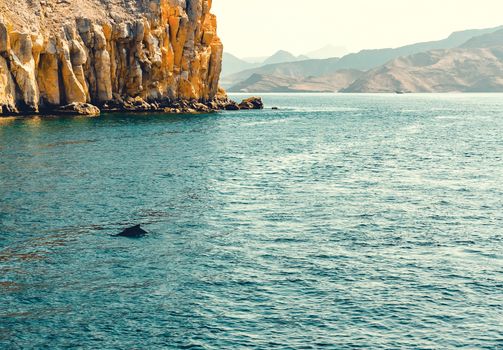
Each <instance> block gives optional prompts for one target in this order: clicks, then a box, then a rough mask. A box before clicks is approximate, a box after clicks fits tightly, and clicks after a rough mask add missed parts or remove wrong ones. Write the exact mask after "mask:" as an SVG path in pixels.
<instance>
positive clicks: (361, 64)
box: [339, 26, 503, 70]
mask: <svg viewBox="0 0 503 350" xmlns="http://www.w3.org/2000/svg"><path fill="white" fill-rule="evenodd" d="M502 28H503V26H500V27H495V28H489V29H471V30H465V31H461V32H454V33H453V34H451V35H450V36H449V37H448V38H447V39H443V40H439V41H429V42H423V43H418V44H412V45H407V46H402V47H399V48H396V49H378V50H363V51H360V52H359V53H354V54H349V55H346V56H344V57H342V58H341V59H340V61H339V67H340V68H353V69H360V70H369V69H372V68H375V67H378V66H380V65H383V64H385V63H386V62H388V61H390V60H393V59H395V58H398V57H401V56H409V55H413V54H415V53H419V52H425V51H430V50H438V49H451V48H455V47H458V46H460V45H462V44H464V43H465V42H467V41H468V40H470V39H472V38H474V37H477V36H481V35H484V34H489V33H493V32H496V31H498V30H500V29H502Z"/></svg>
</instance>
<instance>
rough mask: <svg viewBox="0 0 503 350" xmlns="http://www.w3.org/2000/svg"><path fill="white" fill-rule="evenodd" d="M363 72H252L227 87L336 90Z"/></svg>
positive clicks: (231, 90)
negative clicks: (311, 74)
mask: <svg viewBox="0 0 503 350" xmlns="http://www.w3.org/2000/svg"><path fill="white" fill-rule="evenodd" d="M362 74H363V72H361V71H357V70H345V69H343V70H340V71H338V72H336V73H333V74H330V75H325V76H321V77H308V78H294V77H285V76H277V75H261V74H253V75H252V76H251V77H249V78H248V79H247V80H245V81H243V82H241V83H238V84H237V85H235V86H232V87H231V88H229V89H228V91H229V92H254V93H255V92H262V93H263V92H337V91H339V90H340V89H342V88H344V87H346V86H348V85H350V84H351V83H352V82H354V81H355V80H356V79H357V78H359V77H360V76H361V75H362Z"/></svg>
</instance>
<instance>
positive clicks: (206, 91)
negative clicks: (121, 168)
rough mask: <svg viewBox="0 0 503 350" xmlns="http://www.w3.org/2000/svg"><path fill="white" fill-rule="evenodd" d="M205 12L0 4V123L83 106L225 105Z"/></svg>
mask: <svg viewBox="0 0 503 350" xmlns="http://www.w3.org/2000/svg"><path fill="white" fill-rule="evenodd" d="M210 9H211V0H0V115H1V114H11V113H38V112H43V111H51V110H54V109H55V108H57V107H59V106H64V105H69V104H74V105H75V104H85V103H92V104H93V105H97V106H100V107H101V108H105V109H106V108H109V109H114V108H126V109H127V108H129V107H130V108H131V109H135V108H138V109H142V108H143V109H145V110H148V109H151V108H168V107H169V108H171V107H173V106H175V107H176V106H180V105H179V104H180V103H182V104H181V108H185V107H186V106H187V101H192V102H191V103H193V104H194V103H195V104H197V105H201V104H205V105H206V106H208V107H209V108H217V107H218V104H219V103H220V102H221V101H224V100H226V98H225V96H221V95H222V92H221V91H220V92H219V89H218V81H219V75H220V71H221V61H222V43H221V42H220V39H219V38H218V36H217V34H216V27H217V23H216V18H215V16H214V15H212V14H211V13H210ZM196 101H197V102H196ZM177 103H178V105H177ZM184 103H185V104H184ZM184 106H185V107H184ZM67 109H68V108H67ZM70 109H71V108H70Z"/></svg>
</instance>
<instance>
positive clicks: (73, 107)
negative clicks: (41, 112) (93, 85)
mask: <svg viewBox="0 0 503 350" xmlns="http://www.w3.org/2000/svg"><path fill="white" fill-rule="evenodd" d="M55 112H56V113H58V114H68V115H87V116H90V117H93V116H99V115H100V113H101V111H100V109H99V108H98V107H96V106H94V105H92V104H90V103H80V102H74V103H70V104H69V105H66V106H63V107H60V108H58V109H56V110H55Z"/></svg>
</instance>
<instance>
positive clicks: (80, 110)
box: [0, 95, 264, 118]
mask: <svg viewBox="0 0 503 350" xmlns="http://www.w3.org/2000/svg"><path fill="white" fill-rule="evenodd" d="M263 108H264V103H263V102H262V98H260V97H249V98H246V99H244V100H242V101H241V102H240V103H238V102H236V101H233V100H231V99H229V98H228V97H227V96H226V95H223V97H221V98H215V99H213V100H212V101H209V102H199V101H197V100H177V101H170V100H161V101H151V102H147V101H145V100H143V99H142V98H140V97H136V98H133V97H127V98H125V99H122V98H119V99H117V100H111V101H108V102H106V103H104V104H101V105H98V106H96V105H93V104H91V103H81V102H74V103H71V104H68V105H65V106H59V107H55V108H45V109H41V110H39V111H38V112H37V113H33V111H31V110H26V111H23V110H19V111H16V112H12V113H4V114H1V115H0V118H2V117H13V116H33V115H42V116H43V115H67V116H72V115H73V116H78V115H81V116H90V117H95V116H99V115H100V114H101V113H166V114H206V113H214V112H218V111H239V110H251V109H263Z"/></svg>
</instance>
